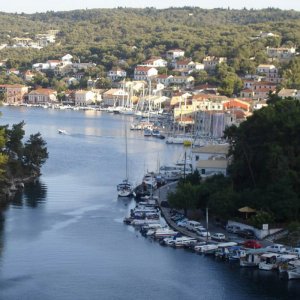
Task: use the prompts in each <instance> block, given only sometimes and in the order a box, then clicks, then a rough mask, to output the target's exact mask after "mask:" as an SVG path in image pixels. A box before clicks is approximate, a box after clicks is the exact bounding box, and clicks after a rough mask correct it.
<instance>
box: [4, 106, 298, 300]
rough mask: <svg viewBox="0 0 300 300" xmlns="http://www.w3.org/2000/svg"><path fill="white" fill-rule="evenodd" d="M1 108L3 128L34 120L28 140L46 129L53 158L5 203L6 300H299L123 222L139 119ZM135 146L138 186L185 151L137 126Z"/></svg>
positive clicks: (259, 274) (259, 276)
mask: <svg viewBox="0 0 300 300" xmlns="http://www.w3.org/2000/svg"><path fill="white" fill-rule="evenodd" d="M1 111H2V116H1V118H0V123H1V124H2V125H4V124H10V125H11V124H14V123H19V122H21V121H22V120H24V121H25V123H26V125H25V130H26V137H25V139H27V138H28V137H29V135H30V134H32V133H36V132H40V133H41V134H42V136H43V138H44V139H45V140H46V142H47V147H48V151H49V159H48V161H47V162H46V164H45V165H44V166H43V168H42V176H41V177H40V179H39V181H38V182H36V183H35V184H29V185H27V186H26V187H25V189H24V190H23V192H21V193H18V194H17V195H16V197H15V198H14V200H13V201H12V202H11V203H10V204H9V205H7V206H5V207H2V211H1V223H0V299H3V300H4V299H5V300H15V299H22V300H27V299H28V300H29V299H30V300H35V299H39V300H40V299H43V300H50V299H51V300H52V299H56V300H60V299H64V300H68V299H72V300H77V299H89V300H92V299H172V300H174V299H180V300H184V299H189V300H191V299H231V300H233V299H299V297H300V282H299V281H287V280H284V279H280V278H279V276H278V274H277V273H276V272H267V271H259V270H256V269H255V270H253V269H242V268H240V267H239V266H238V265H235V264H229V263H225V262H221V261H218V260H215V259H213V258H211V257H206V256H201V255H197V254H195V253H193V252H189V251H187V250H182V249H180V250H179V249H178V250H175V249H173V248H168V247H162V246H160V245H159V243H156V242H154V241H152V240H149V239H145V238H144V237H142V236H141V235H140V234H139V232H138V231H135V230H134V228H132V227H131V226H127V225H125V224H123V218H124V217H125V216H127V215H128V212H129V210H130V208H131V207H132V205H133V204H134V203H133V200H124V199H123V200H122V199H118V198H117V191H116V185H117V184H118V183H120V182H121V181H122V180H123V179H124V177H125V140H124V130H125V124H126V123H128V125H129V123H130V122H131V121H132V120H133V119H132V117H129V116H122V115H113V114H108V113H105V112H99V111H71V110H52V109H43V108H27V107H2V108H1ZM127 128H129V126H127ZM58 129H63V130H65V131H66V133H67V134H58ZM127 145H128V171H129V178H130V180H131V181H132V182H134V183H139V182H140V181H141V179H142V176H143V174H144V173H145V172H146V171H147V170H148V171H155V170H156V169H157V167H158V165H159V164H160V165H162V164H168V163H173V162H176V160H178V159H179V158H180V156H181V157H182V155H183V152H184V149H183V147H182V146H179V145H166V143H165V141H164V140H160V139H155V138H152V137H144V136H143V134H142V133H141V132H137V131H129V132H128V137H127Z"/></svg>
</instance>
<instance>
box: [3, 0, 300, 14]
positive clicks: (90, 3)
mask: <svg viewBox="0 0 300 300" xmlns="http://www.w3.org/2000/svg"><path fill="white" fill-rule="evenodd" d="M1 2H2V3H1V6H0V11H4V12H13V13H15V12H17V13H21V12H24V13H34V12H45V11H49V10H53V11H66V10H74V9H86V8H88V9H91V8H113V7H118V6H121V7H135V8H143V7H150V6H151V7H156V8H168V7H171V6H173V7H182V6H198V7H201V8H216V7H223V8H227V7H230V8H237V9H240V8H244V7H246V8H248V9H249V8H256V9H261V8H267V7H276V8H281V9H294V10H298V11H300V0H259V1H255V0H151V1H149V0H139V1H137V0H48V1H47V0H46V1H43V0H10V1H1Z"/></svg>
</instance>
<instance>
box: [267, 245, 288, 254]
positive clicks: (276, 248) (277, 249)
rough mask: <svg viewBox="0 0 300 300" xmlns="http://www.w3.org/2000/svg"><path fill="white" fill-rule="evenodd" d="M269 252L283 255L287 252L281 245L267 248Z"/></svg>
mask: <svg viewBox="0 0 300 300" xmlns="http://www.w3.org/2000/svg"><path fill="white" fill-rule="evenodd" d="M266 249H267V251H268V252H276V253H283V252H286V248H285V247H284V245H281V244H274V245H270V246H267V247H266Z"/></svg>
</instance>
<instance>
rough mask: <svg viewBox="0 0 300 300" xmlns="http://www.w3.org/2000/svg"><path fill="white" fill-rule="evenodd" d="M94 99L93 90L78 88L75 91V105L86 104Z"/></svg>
mask: <svg viewBox="0 0 300 300" xmlns="http://www.w3.org/2000/svg"><path fill="white" fill-rule="evenodd" d="M95 101H96V94H95V93H94V92H93V91H84V90H79V91H76V92H75V106H88V105H91V104H93V103H95Z"/></svg>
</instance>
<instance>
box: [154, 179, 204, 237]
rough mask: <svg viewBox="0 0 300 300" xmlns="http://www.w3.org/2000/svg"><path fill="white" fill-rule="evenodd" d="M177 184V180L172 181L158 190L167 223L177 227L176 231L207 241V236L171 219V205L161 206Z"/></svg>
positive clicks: (157, 194)
mask: <svg viewBox="0 0 300 300" xmlns="http://www.w3.org/2000/svg"><path fill="white" fill-rule="evenodd" d="M176 186H177V182H172V183H168V184H166V185H164V186H161V187H160V188H159V189H157V190H156V196H157V197H158V200H157V201H158V205H159V207H160V209H161V213H162V215H163V217H164V218H165V220H166V222H167V224H168V225H169V226H170V227H172V228H173V229H175V230H176V231H178V232H180V233H182V234H183V235H185V236H189V237H192V238H195V239H197V240H199V241H206V238H204V237H200V236H199V235H197V234H196V233H194V232H191V231H189V230H187V229H186V228H183V227H180V226H178V225H177V224H176V223H175V222H174V221H173V220H172V219H171V213H170V211H171V209H170V208H169V207H163V206H161V203H162V202H163V201H167V197H168V193H169V192H172V191H175V189H176Z"/></svg>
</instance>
